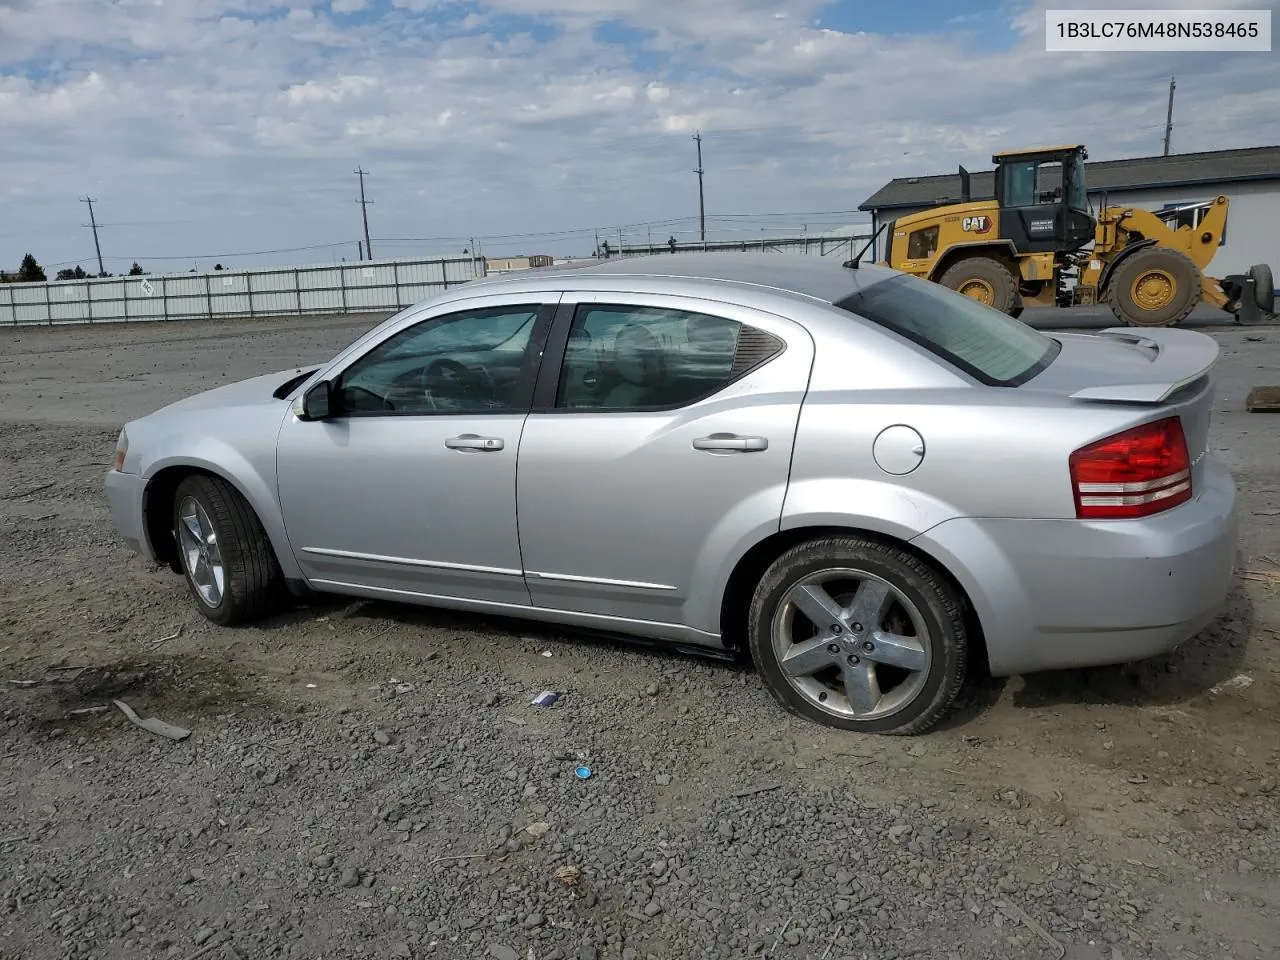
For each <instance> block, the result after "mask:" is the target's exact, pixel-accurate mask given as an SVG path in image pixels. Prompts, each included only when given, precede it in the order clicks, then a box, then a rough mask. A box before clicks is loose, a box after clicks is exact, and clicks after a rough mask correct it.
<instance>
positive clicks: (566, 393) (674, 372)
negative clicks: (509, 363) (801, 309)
mask: <svg viewBox="0 0 1280 960" xmlns="http://www.w3.org/2000/svg"><path fill="white" fill-rule="evenodd" d="M782 348H783V344H782V341H780V340H778V339H777V338H776V337H773V336H771V335H770V334H767V333H765V332H764V331H761V330H756V329H755V328H753V327H748V326H745V325H744V324H740V323H738V322H737V321H736V320H727V319H725V318H724V317H715V316H709V315H707V314H703V313H692V312H689V311H684V310H669V309H665V308H661V307H628V306H615V305H590V306H581V307H578V309H577V311H576V312H575V314H574V318H573V326H572V327H571V329H570V331H569V341H568V345H567V347H566V349H565V357H564V364H563V366H562V367H561V371H560V384H559V390H558V392H557V396H556V406H557V407H558V408H561V409H587V410H636V409H655V408H656V409H663V408H673V407H679V406H684V405H686V404H690V403H696V402H697V401H699V400H702V399H704V398H706V397H709V396H711V395H712V394H714V393H716V392H718V391H719V390H722V389H723V388H724V387H726V386H727V385H728V384H730V383H732V382H733V381H734V380H736V379H738V378H739V377H741V376H743V375H744V374H745V373H747V372H748V371H750V370H751V369H754V368H755V367H757V366H760V365H761V364H762V363H765V362H767V361H768V360H769V359H772V357H774V356H777V354H779V353H781V351H782Z"/></svg>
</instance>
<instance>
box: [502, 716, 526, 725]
mask: <svg viewBox="0 0 1280 960" xmlns="http://www.w3.org/2000/svg"><path fill="white" fill-rule="evenodd" d="M507 722H508V723H514V724H515V725H516V726H517V727H523V726H527V721H525V720H521V719H520V718H519V717H507Z"/></svg>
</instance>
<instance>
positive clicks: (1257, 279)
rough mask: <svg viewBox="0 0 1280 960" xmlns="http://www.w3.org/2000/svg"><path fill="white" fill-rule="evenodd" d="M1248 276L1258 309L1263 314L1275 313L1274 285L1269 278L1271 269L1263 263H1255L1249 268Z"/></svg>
mask: <svg viewBox="0 0 1280 960" xmlns="http://www.w3.org/2000/svg"><path fill="white" fill-rule="evenodd" d="M1249 276H1250V278H1251V279H1252V280H1253V299H1254V302H1255V303H1257V305H1258V309H1259V310H1261V311H1263V312H1264V313H1275V312H1276V284H1275V281H1274V280H1273V279H1272V277H1271V267H1270V266H1269V265H1267V264H1265V263H1255V264H1254V265H1253V266H1252V267H1250V268H1249Z"/></svg>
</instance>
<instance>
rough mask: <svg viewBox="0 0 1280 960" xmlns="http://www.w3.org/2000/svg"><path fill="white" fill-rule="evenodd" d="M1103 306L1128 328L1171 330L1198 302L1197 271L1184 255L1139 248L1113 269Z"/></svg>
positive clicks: (1163, 249) (1161, 249)
mask: <svg viewBox="0 0 1280 960" xmlns="http://www.w3.org/2000/svg"><path fill="white" fill-rule="evenodd" d="M1106 297H1107V306H1109V307H1110V308H1111V312H1112V313H1114V314H1115V315H1116V318H1117V319H1118V320H1121V321H1123V322H1124V323H1125V324H1127V325H1128V326H1131V327H1171V326H1174V325H1176V324H1179V323H1181V322H1182V321H1183V320H1185V319H1186V318H1187V316H1188V315H1189V314H1190V313H1191V311H1192V310H1194V309H1195V308H1196V305H1197V304H1198V303H1199V302H1200V299H1201V292H1200V268H1199V267H1197V266H1196V265H1195V263H1194V262H1193V261H1192V260H1191V258H1190V257H1188V256H1187V255H1186V254H1185V253H1180V252H1179V251H1177V250H1170V249H1169V248H1168V247H1143V248H1142V249H1141V250H1139V251H1137V252H1136V253H1134V254H1132V255H1131V256H1129V257H1128V259H1126V260H1124V261H1123V262H1122V263H1121V264H1120V266H1118V267H1116V270H1115V273H1113V274H1112V275H1111V280H1110V282H1109V283H1108V284H1107V293H1106Z"/></svg>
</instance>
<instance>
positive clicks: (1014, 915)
mask: <svg viewBox="0 0 1280 960" xmlns="http://www.w3.org/2000/svg"><path fill="white" fill-rule="evenodd" d="M997 906H999V907H1000V909H1001V910H1002V911H1004V913H1005V915H1006V916H1007V917H1009V919H1011V920H1020V921H1021V922H1022V925H1023V926H1024V927H1026V928H1027V929H1028V930H1030V931H1031V932H1032V933H1034V934H1035V935H1036V936H1038V937H1039V938H1040V939H1041V940H1043V941H1044V942H1045V943H1046V944H1048V945H1049V946H1050V947H1052V948H1053V949H1054V950H1057V951H1058V956H1057V958H1056V960H1062V958H1063V957H1065V956H1066V955H1067V948H1066V947H1064V946H1063V945H1062V944H1061V943H1059V942H1058V941H1057V940H1056V939H1054V937H1053V934H1051V933H1050V932H1049V931H1048V930H1046V929H1045V928H1044V927H1042V926H1041V925H1040V924H1039V923H1037V922H1036V920H1035V919H1034V918H1033V917H1031V916H1030V915H1029V914H1028V913H1027V912H1026V911H1025V910H1023V909H1022V908H1021V907H1020V906H1018V905H1017V904H1016V903H1011V902H1010V901H1008V900H1001V901H999V902H998V903H997Z"/></svg>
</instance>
